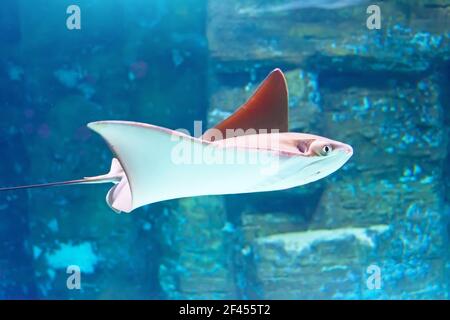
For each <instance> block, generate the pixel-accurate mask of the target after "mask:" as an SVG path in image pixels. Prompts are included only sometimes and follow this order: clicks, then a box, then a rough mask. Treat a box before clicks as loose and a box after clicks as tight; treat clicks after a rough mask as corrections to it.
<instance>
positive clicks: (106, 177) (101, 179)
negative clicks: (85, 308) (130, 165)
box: [0, 159, 123, 192]
mask: <svg viewBox="0 0 450 320" xmlns="http://www.w3.org/2000/svg"><path fill="white" fill-rule="evenodd" d="M115 161H117V160H116V159H113V162H112V164H111V170H110V172H109V173H107V174H103V175H100V176H95V177H84V178H82V179H76V180H67V181H59V182H49V183H40V184H30V185H25V186H16V187H5V188H0V192H1V191H11V190H21V189H34V188H48V187H59V186H67V185H74V184H88V183H110V182H111V183H118V182H120V180H121V179H122V176H123V175H122V173H121V172H120V171H119V170H118V169H117V165H116V162H115Z"/></svg>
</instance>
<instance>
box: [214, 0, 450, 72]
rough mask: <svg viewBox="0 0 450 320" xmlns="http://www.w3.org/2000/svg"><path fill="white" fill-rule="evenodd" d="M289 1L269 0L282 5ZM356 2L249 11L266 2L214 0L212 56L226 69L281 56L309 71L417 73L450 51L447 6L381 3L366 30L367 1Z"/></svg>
mask: <svg viewBox="0 0 450 320" xmlns="http://www.w3.org/2000/svg"><path fill="white" fill-rule="evenodd" d="M292 2H295V1H290V0H284V1H278V2H277V3H276V4H274V3H272V2H271V3H270V4H269V3H268V2H267V3H266V2H264V3H266V4H267V5H268V6H278V7H283V6H289V4H290V3H292ZM357 2H358V1H354V5H351V6H342V7H340V8H333V9H326V8H320V6H318V5H317V4H318V2H315V3H316V5H317V8H314V5H311V6H309V7H308V6H305V7H304V8H297V9H296V10H275V11H274V10H268V11H267V10H266V12H260V13H259V14H245V10H244V12H242V10H243V9H244V7H246V8H252V7H256V8H257V7H260V4H261V1H258V0H249V1H246V3H245V5H243V4H242V3H241V1H239V0H230V1H219V0H210V1H208V9H209V10H208V14H209V20H208V21H209V23H208V26H207V27H208V31H207V32H208V43H209V47H210V51H211V58H212V60H213V61H215V62H220V63H221V64H222V65H224V67H225V66H228V65H230V66H232V65H233V64H236V63H238V62H240V61H254V62H261V61H272V63H273V62H275V61H276V62H278V63H283V64H294V65H296V66H300V67H302V68H304V69H309V70H310V69H312V70H318V69H329V68H331V69H333V70H336V69H342V70H374V71H375V70H404V71H419V70H425V69H427V68H429V66H430V64H431V63H432V59H433V58H436V57H439V59H448V58H449V57H450V46H449V43H450V36H449V35H450V33H449V31H450V26H449V24H448V23H446V22H445V21H448V18H449V13H448V10H446V8H445V7H439V6H434V7H430V6H426V4H427V1H389V2H386V1H384V2H380V3H378V5H379V6H380V8H381V17H382V24H381V30H368V29H367V27H366V19H367V18H368V14H367V13H366V8H367V6H368V5H369V4H367V3H366V2H361V3H360V4H358V3H357ZM298 3H302V4H305V3H304V2H300V1H298ZM334 3H336V2H334ZM263 6H264V4H263ZM394 17H395V18H394ZM248 30H251V32H248ZM337 30H339V31H337ZM243 44H245V50H242V46H243ZM299 48H301V49H299Z"/></svg>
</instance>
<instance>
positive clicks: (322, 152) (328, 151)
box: [320, 144, 333, 156]
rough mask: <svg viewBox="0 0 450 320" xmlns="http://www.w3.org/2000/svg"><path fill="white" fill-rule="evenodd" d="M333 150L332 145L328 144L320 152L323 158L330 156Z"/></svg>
mask: <svg viewBox="0 0 450 320" xmlns="http://www.w3.org/2000/svg"><path fill="white" fill-rule="evenodd" d="M332 150H333V149H332V148H331V146H330V145H328V144H326V145H324V146H323V147H322V150H320V154H321V155H322V156H326V155H328V154H329V153H330V152H331V151H332Z"/></svg>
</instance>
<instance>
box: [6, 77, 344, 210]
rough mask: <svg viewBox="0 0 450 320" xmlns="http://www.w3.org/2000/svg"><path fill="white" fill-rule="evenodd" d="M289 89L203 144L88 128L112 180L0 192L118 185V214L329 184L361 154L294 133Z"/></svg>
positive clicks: (157, 133)
mask: <svg viewBox="0 0 450 320" xmlns="http://www.w3.org/2000/svg"><path fill="white" fill-rule="evenodd" d="M288 119H289V117H288V90H287V84H286V79H285V77H284V74H283V73H282V71H281V70H280V69H275V70H274V71H272V72H271V73H270V74H269V75H268V76H267V78H266V79H265V80H264V81H263V82H262V84H261V85H260V86H259V87H258V89H257V90H256V91H255V93H254V94H253V95H252V96H251V97H250V98H249V99H248V101H247V102H246V103H244V104H243V105H242V106H241V107H240V108H238V109H237V111H235V112H234V113H233V114H232V115H230V116H229V117H228V118H226V119H225V120H223V121H222V122H220V123H219V124H217V125H216V126H215V127H213V128H211V129H209V130H207V131H206V132H205V133H204V134H203V136H201V137H199V138H197V137H193V136H191V135H189V134H187V133H186V132H182V131H179V130H171V129H167V128H163V127H159V126H155V125H150V124H145V123H139V122H130V121H97V122H91V123H89V124H88V125H87V126H88V127H89V128H90V129H92V130H93V131H95V132H96V133H98V134H99V135H100V136H101V137H102V138H103V139H104V140H105V142H106V143H107V145H108V146H109V148H110V150H111V151H112V153H113V154H114V157H113V158H112V162H111V168H110V171H109V172H108V173H107V174H104V175H99V176H94V177H85V178H82V179H78V180H69V181H62V182H53V183H46V184H36V185H28V186H19V187H10V188H1V189H0V191H7V190H17V189H25V188H37V187H50V186H63V185H74V184H92V183H113V184H114V186H113V187H112V188H111V189H110V190H109V192H108V193H107V195H106V202H107V204H108V205H109V207H110V208H111V209H113V210H114V211H116V212H131V211H133V210H134V209H136V208H139V207H142V206H145V205H148V204H152V203H156V202H160V201H165V200H171V199H178V198H184V197H194V196H203V195H226V194H237V193H250V192H264V191H274V190H283V189H288V188H293V187H297V186H301V185H305V184H307V183H311V182H314V181H316V180H319V179H321V178H324V177H326V176H328V175H330V174H331V173H333V172H335V171H336V170H338V169H339V168H340V167H342V166H343V165H344V164H345V163H346V162H347V161H348V159H349V158H350V157H351V156H352V154H353V149H352V147H351V146H350V145H348V144H345V143H342V142H339V141H334V140H331V139H328V138H325V137H321V136H317V135H313V134H306V133H297V132H289V130H288Z"/></svg>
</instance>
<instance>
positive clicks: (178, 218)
mask: <svg viewBox="0 0 450 320" xmlns="http://www.w3.org/2000/svg"><path fill="white" fill-rule="evenodd" d="M171 204H172V206H171V208H170V209H168V208H166V210H164V214H163V215H162V216H161V217H160V219H159V221H158V228H159V242H160V245H161V248H162V257H161V264H160V267H159V281H160V286H161V288H162V290H163V292H164V294H165V295H166V296H167V298H171V299H187V298H194V297H196V298H199V299H233V298H236V292H235V290H236V289H235V286H234V281H233V274H232V269H231V260H230V259H231V246H230V241H231V237H230V236H229V232H230V231H231V232H232V231H233V230H232V229H229V228H226V226H227V216H226V210H225V203H224V199H223V197H219V196H206V197H196V198H185V199H180V200H178V201H172V202H171Z"/></svg>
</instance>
